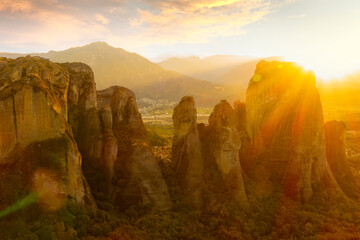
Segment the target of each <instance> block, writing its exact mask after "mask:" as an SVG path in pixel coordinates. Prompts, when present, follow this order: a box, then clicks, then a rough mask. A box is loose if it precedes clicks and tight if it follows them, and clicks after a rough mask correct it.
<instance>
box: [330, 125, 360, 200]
mask: <svg viewBox="0 0 360 240" xmlns="http://www.w3.org/2000/svg"><path fill="white" fill-rule="evenodd" d="M345 130H346V128H345V124H344V123H343V122H338V121H330V122H327V123H326V124H325V139H326V158H327V161H328V163H329V165H330V168H331V171H332V172H333V174H334V177H335V179H336V181H337V182H338V183H339V185H340V187H341V189H342V190H343V192H344V193H345V194H346V195H347V196H348V197H351V198H356V199H357V198H359V191H358V190H359V187H360V185H359V181H358V180H357V179H356V177H355V176H354V175H353V173H352V172H351V169H350V167H349V164H348V162H347V159H346V150H345V147H346V140H345Z"/></svg>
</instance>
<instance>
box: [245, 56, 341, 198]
mask: <svg viewBox="0 0 360 240" xmlns="http://www.w3.org/2000/svg"><path fill="white" fill-rule="evenodd" d="M315 81H316V79H315V75H314V74H313V73H312V72H306V71H304V70H303V69H302V68H301V67H299V66H297V65H295V64H294V63H286V62H277V61H273V62H266V61H262V62H260V63H259V64H258V65H257V68H256V71H255V74H254V76H253V77H252V79H251V80H250V83H249V87H248V90H247V95H246V118H247V130H248V134H249V137H250V139H251V154H252V156H251V158H250V159H251V160H250V163H249V164H248V167H247V168H245V170H246V172H247V174H248V175H249V176H250V177H251V178H252V179H254V180H255V181H256V182H257V186H258V187H259V189H258V190H259V191H260V192H269V191H271V189H273V190H274V189H275V188H277V187H278V186H281V189H279V190H281V191H283V192H284V194H285V195H287V196H289V197H291V198H294V199H299V200H302V201H304V202H307V201H309V200H310V199H311V197H312V196H313V194H314V192H319V191H322V190H327V191H329V190H330V189H333V190H334V191H338V190H339V188H338V186H337V184H336V182H335V180H334V177H333V175H332V173H331V171H330V168H329V166H328V163H327V161H326V156H325V133H324V123H323V112H322V105H321V102H320V97H319V94H318V91H317V89H316V86H315Z"/></svg>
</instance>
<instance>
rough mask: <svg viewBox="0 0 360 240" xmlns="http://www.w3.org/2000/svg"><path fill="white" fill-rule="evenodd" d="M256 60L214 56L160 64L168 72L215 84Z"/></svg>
mask: <svg viewBox="0 0 360 240" xmlns="http://www.w3.org/2000/svg"><path fill="white" fill-rule="evenodd" d="M254 59H255V58H253V57H247V56H233V55H214V56H210V57H205V58H200V57H198V56H190V57H185V58H178V57H172V58H169V59H167V60H164V61H162V62H159V63H158V64H159V65H160V66H161V67H163V68H164V69H167V70H171V71H175V72H178V73H182V74H185V75H187V76H190V77H194V78H198V79H202V80H206V81H210V82H215V81H217V80H218V79H219V78H221V77H222V76H223V75H224V74H226V73H227V72H228V71H230V70H231V69H233V68H234V67H236V66H238V65H241V64H244V63H247V62H249V61H252V60H254ZM249 79H250V78H249ZM249 79H248V80H249Z"/></svg>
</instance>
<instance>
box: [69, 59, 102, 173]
mask: <svg viewBox="0 0 360 240" xmlns="http://www.w3.org/2000/svg"><path fill="white" fill-rule="evenodd" d="M62 65H63V66H64V67H66V69H67V70H68V71H69V77H70V82H69V91H68V113H69V117H68V118H69V123H70V125H71V126H72V131H73V134H74V137H75V139H76V142H77V145H78V147H79V150H80V152H81V155H82V156H83V158H84V160H85V161H86V164H91V165H92V166H96V167H99V164H100V163H101V157H102V144H103V143H102V142H103V135H102V130H101V123H100V118H99V116H98V112H97V98H96V85H95V80H94V74H93V72H92V70H91V68H90V67H89V66H88V65H86V64H83V63H65V64H62Z"/></svg>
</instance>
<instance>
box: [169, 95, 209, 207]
mask: <svg viewBox="0 0 360 240" xmlns="http://www.w3.org/2000/svg"><path fill="white" fill-rule="evenodd" d="M172 118H173V122H174V139H173V146H172V160H171V161H172V167H173V169H174V171H175V174H176V177H177V179H178V182H179V184H180V186H181V188H182V190H183V192H184V194H185V196H186V197H187V200H188V202H189V203H191V204H192V205H193V206H194V207H201V205H202V192H201V187H202V185H203V171H204V160H203V157H202V151H201V142H200V137H199V130H198V126H197V116H196V108H195V103H194V98H193V97H188V96H186V97H183V98H182V99H181V101H180V103H179V104H178V105H177V106H176V107H175V109H174V114H173V117H172Z"/></svg>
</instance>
